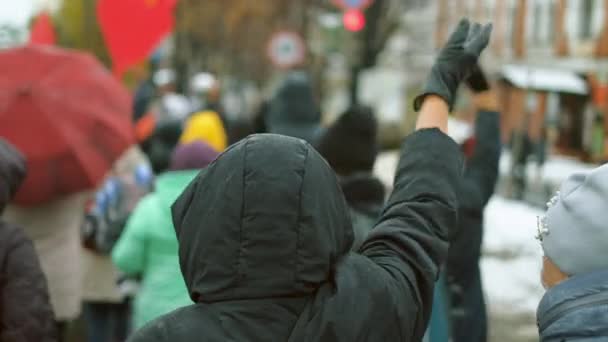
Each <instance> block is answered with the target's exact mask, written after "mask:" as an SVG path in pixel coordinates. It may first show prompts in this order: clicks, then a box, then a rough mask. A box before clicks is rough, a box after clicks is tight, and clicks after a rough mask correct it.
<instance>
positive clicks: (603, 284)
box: [537, 270, 608, 342]
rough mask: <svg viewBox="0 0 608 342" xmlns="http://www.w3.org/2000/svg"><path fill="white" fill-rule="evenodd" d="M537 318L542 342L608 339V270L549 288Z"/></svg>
mask: <svg viewBox="0 0 608 342" xmlns="http://www.w3.org/2000/svg"><path fill="white" fill-rule="evenodd" d="M537 319H538V326H539V334H540V340H541V341H542V342H562V341H564V342H566V341H581V342H582V341H589V342H592V341H597V342H600V341H608V270H605V271H600V272H594V273H588V274H584V275H579V276H575V277H572V278H570V279H568V280H566V281H564V282H563V283H560V284H558V285H556V286H555V287H553V288H551V289H549V290H548V291H547V293H545V295H544V297H543V299H542V300H541V302H540V305H539V307H538V311H537Z"/></svg>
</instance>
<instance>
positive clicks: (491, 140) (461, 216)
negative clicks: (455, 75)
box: [447, 67, 501, 342]
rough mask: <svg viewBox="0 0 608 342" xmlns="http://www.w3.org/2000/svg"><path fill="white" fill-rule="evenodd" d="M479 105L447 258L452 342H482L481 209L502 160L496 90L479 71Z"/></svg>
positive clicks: (474, 78) (472, 83)
mask: <svg viewBox="0 0 608 342" xmlns="http://www.w3.org/2000/svg"><path fill="white" fill-rule="evenodd" d="M467 84H468V86H469V88H470V89H471V90H472V91H473V103H474V105H475V107H476V108H477V118H476V123H475V135H474V146H473V148H472V149H471V151H472V153H471V154H470V155H468V156H467V159H466V162H465V172H464V177H463V179H462V181H461V182H460V184H459V187H458V192H457V194H458V203H459V205H458V227H459V228H458V230H457V233H456V234H455V236H454V239H453V240H452V244H451V246H450V250H449V253H448V260H447V282H448V288H449V297H450V306H451V313H452V315H451V319H452V322H451V323H452V324H451V326H452V327H453V329H452V334H453V336H452V337H453V339H454V342H485V341H486V340H487V321H488V319H487V314H486V306H485V300H484V294H483V287H482V283H481V272H480V269H479V259H480V257H481V244H482V240H483V212H484V209H485V206H486V205H487V204H488V201H489V200H490V198H491V197H492V195H493V194H494V187H495V185H496V181H497V179H498V163H499V159H500V150H501V142H500V118H499V113H498V100H497V98H496V94H495V93H494V92H493V91H492V89H490V86H489V83H488V81H487V80H486V78H485V75H484V74H483V72H482V70H481V69H480V68H479V67H476V68H475V69H474V70H473V73H472V75H471V76H470V77H469V78H468V79H467Z"/></svg>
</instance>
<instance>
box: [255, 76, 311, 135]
mask: <svg viewBox="0 0 608 342" xmlns="http://www.w3.org/2000/svg"><path fill="white" fill-rule="evenodd" d="M264 126H265V128H266V132H267V133H275V134H281V135H287V136H290V137H296V138H300V139H304V140H306V141H308V142H310V143H313V142H315V141H316V139H317V138H318V136H319V135H320V132H321V112H320V110H319V108H318V106H317V105H316V103H315V100H314V97H313V92H312V87H311V85H310V80H309V79H308V77H307V76H306V75H305V74H304V73H302V72H292V73H291V74H289V75H288V76H287V78H286V80H285V81H284V83H283V84H282V85H281V87H280V88H279V90H278V91H277V93H276V94H275V96H274V97H273V99H272V100H271V101H270V104H269V106H268V111H267V112H266V113H264Z"/></svg>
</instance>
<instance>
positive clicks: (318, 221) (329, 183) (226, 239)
mask: <svg viewBox="0 0 608 342" xmlns="http://www.w3.org/2000/svg"><path fill="white" fill-rule="evenodd" d="M172 211H173V223H174V226H175V229H176V232H177V237H178V240H179V256H180V265H181V270H182V273H183V275H184V279H185V281H186V285H187V286H188V289H189V291H190V296H191V297H192V299H193V300H194V301H196V302H215V301H222V300H234V299H252V298H268V297H281V296H300V295H307V294H310V293H312V292H314V291H315V290H316V289H317V288H318V286H319V285H320V284H322V283H324V282H326V281H328V279H330V277H331V274H332V272H333V268H334V266H335V265H336V263H337V260H338V259H339V258H340V257H341V256H343V255H345V254H346V253H347V252H348V251H349V249H350V247H351V244H352V240H353V232H352V227H351V222H350V218H349V211H348V207H347V204H346V201H345V200H344V197H343V195H342V192H341V190H340V187H339V185H338V181H337V179H336V176H335V175H334V173H333V171H332V170H331V168H330V167H329V165H328V164H327V163H326V162H325V161H324V160H323V158H322V157H321V156H320V155H319V154H318V153H317V152H316V151H315V150H314V149H313V148H312V147H311V146H310V145H309V144H307V143H305V142H304V141H302V140H299V139H295V138H289V137H285V136H278V135H272V134H263V135H253V136H250V137H249V138H247V139H245V140H243V141H241V142H240V143H238V144H236V145H234V146H232V147H231V148H229V149H228V150H227V151H226V152H224V153H223V154H222V155H221V156H220V157H219V158H218V159H217V160H216V161H215V162H214V163H212V164H211V165H210V166H209V167H208V168H207V169H205V170H203V171H201V173H200V174H199V176H197V178H196V179H195V180H194V181H193V182H192V183H191V184H190V185H189V186H188V187H187V188H186V190H185V191H184V193H183V194H182V195H181V196H180V197H179V198H178V199H177V201H176V202H175V203H174V204H173V208H172Z"/></svg>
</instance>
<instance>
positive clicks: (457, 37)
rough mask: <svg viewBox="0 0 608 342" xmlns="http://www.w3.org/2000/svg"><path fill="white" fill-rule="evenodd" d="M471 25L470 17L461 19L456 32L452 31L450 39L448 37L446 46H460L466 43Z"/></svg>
mask: <svg viewBox="0 0 608 342" xmlns="http://www.w3.org/2000/svg"><path fill="white" fill-rule="evenodd" d="M469 27H470V22H469V19H467V18H463V19H460V22H459V23H458V26H457V27H456V29H455V30H454V32H452V35H451V36H450V39H448V42H447V44H446V46H460V45H462V44H464V42H465V41H466V40H467V36H468V34H469Z"/></svg>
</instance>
